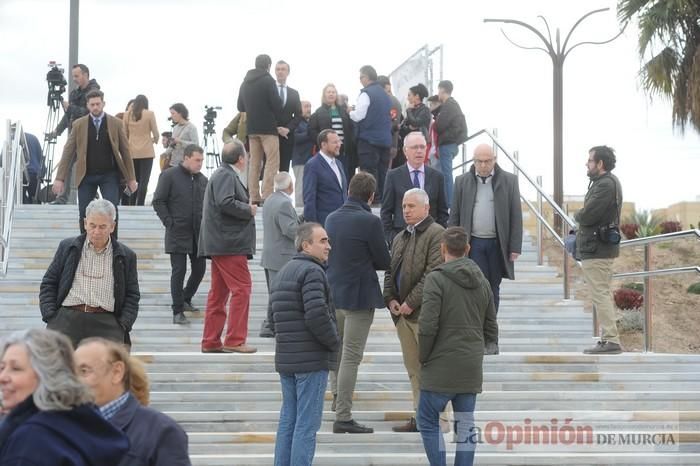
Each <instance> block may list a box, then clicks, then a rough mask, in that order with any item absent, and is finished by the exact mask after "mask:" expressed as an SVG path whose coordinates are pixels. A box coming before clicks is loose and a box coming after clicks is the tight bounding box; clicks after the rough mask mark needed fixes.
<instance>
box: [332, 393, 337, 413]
mask: <svg viewBox="0 0 700 466" xmlns="http://www.w3.org/2000/svg"><path fill="white" fill-rule="evenodd" d="M336 401H338V395H336V394H333V403H331V411H333V412H335V402H336Z"/></svg>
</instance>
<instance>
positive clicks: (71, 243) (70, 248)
mask: <svg viewBox="0 0 700 466" xmlns="http://www.w3.org/2000/svg"><path fill="white" fill-rule="evenodd" d="M85 238H86V235H85V234H82V235H80V236H77V237H75V238H67V239H64V240H63V241H61V243H60V244H59V245H58V250H57V251H56V254H55V255H54V258H53V261H52V262H51V265H49V268H48V270H46V273H45V274H44V278H43V279H42V280H41V286H40V287H39V308H40V309H41V319H42V320H43V321H44V322H48V321H50V320H51V319H52V318H53V317H54V316H55V315H56V312H58V309H59V308H60V307H61V303H63V301H64V300H65V299H66V296H68V292H69V291H70V289H71V287H72V286H73V279H74V278H75V273H76V271H77V270H78V262H80V255H81V253H82V251H83V245H84V244H85ZM112 256H113V262H112V271H113V273H114V316H115V317H116V318H117V321H118V322H119V324H120V325H121V326H122V328H123V329H124V330H125V331H126V332H129V331H131V327H132V326H133V325H134V322H135V321H136V317H137V316H138V313H139V300H140V299H141V293H140V292H139V277H138V272H137V270H136V254H134V251H132V250H131V249H129V248H128V247H126V246H124V245H123V244H121V243H120V242H118V241H115V240H114V239H112Z"/></svg>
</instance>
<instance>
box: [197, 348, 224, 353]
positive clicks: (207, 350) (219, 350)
mask: <svg viewBox="0 0 700 466" xmlns="http://www.w3.org/2000/svg"><path fill="white" fill-rule="evenodd" d="M223 352H224V349H223V348H222V347H219V348H204V347H202V353H223Z"/></svg>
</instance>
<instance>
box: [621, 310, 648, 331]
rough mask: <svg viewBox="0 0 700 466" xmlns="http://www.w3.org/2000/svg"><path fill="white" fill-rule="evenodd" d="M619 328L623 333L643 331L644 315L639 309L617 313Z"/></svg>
mask: <svg viewBox="0 0 700 466" xmlns="http://www.w3.org/2000/svg"><path fill="white" fill-rule="evenodd" d="M617 328H618V329H619V330H620V332H622V333H632V332H641V331H642V330H643V329H644V316H643V315H642V313H641V312H640V311H639V310H636V309H634V310H630V309H626V310H622V311H619V312H618V314H617Z"/></svg>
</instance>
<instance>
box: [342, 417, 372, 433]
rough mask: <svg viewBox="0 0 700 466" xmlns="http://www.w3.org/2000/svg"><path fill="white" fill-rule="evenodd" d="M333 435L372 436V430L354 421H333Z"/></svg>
mask: <svg viewBox="0 0 700 466" xmlns="http://www.w3.org/2000/svg"><path fill="white" fill-rule="evenodd" d="M333 433H334V434H373V433H374V429H372V428H371V427H367V426H363V425H362V424H358V423H357V422H355V421H354V420H352V419H350V420H349V421H335V422H334V423H333Z"/></svg>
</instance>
